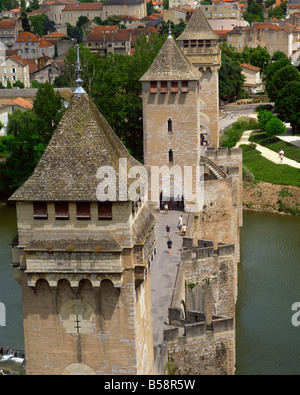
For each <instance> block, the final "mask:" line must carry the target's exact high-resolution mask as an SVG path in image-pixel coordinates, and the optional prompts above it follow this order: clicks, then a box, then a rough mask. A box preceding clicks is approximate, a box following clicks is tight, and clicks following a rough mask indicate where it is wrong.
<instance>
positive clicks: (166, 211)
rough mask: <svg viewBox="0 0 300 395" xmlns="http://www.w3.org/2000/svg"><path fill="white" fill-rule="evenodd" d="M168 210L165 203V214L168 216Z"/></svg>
mask: <svg viewBox="0 0 300 395" xmlns="http://www.w3.org/2000/svg"><path fill="white" fill-rule="evenodd" d="M168 209H169V207H168V204H167V203H165V214H168Z"/></svg>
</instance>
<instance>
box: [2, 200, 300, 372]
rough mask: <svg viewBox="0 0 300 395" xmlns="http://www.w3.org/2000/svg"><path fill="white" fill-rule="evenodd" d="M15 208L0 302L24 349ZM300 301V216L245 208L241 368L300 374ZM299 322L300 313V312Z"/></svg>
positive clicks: (8, 343)
mask: <svg viewBox="0 0 300 395" xmlns="http://www.w3.org/2000/svg"><path fill="white" fill-rule="evenodd" d="M15 235H16V215H15V210H14V208H10V207H0V302H1V303H3V304H4V305H5V307H6V326H5V327H4V326H0V347H9V348H16V349H20V350H24V337H23V325H22V306H21V288H20V286H19V284H18V283H17V282H16V281H15V280H14V278H13V271H12V267H11V247H10V243H11V241H12V240H13V238H14V236H15ZM296 302H300V219H299V217H298V218H297V217H292V216H285V215H277V214H262V213H255V212H244V224H243V227H242V228H241V262H240V263H239V269H238V301H237V307H236V374H237V375H296V374H300V326H293V324H292V321H291V320H292V316H293V314H295V311H292V305H293V304H294V303H296ZM299 323H300V318H299Z"/></svg>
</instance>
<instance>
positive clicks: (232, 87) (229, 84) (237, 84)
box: [219, 52, 245, 101]
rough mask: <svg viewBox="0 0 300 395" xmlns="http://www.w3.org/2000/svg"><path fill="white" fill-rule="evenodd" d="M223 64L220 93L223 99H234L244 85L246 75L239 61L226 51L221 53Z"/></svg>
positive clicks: (220, 73)
mask: <svg viewBox="0 0 300 395" xmlns="http://www.w3.org/2000/svg"><path fill="white" fill-rule="evenodd" d="M221 60H222V66H221V68H220V72H219V95H220V98H221V100H225V101H228V100H233V99H234V97H238V96H239V94H240V92H241V89H242V87H243V84H244V81H245V77H244V76H243V75H242V68H241V66H240V64H239V63H238V62H235V61H233V60H231V59H230V58H228V56H227V55H225V53H223V52H222V55H221Z"/></svg>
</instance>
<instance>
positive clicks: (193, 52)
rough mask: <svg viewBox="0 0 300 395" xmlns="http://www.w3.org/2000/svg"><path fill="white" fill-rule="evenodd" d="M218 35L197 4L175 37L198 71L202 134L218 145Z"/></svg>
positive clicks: (219, 51) (219, 52)
mask: <svg viewBox="0 0 300 395" xmlns="http://www.w3.org/2000/svg"><path fill="white" fill-rule="evenodd" d="M218 40H219V36H218V35H217V34H216V33H215V32H214V31H213V30H212V28H211V27H210V25H209V23H208V21H207V19H206V18H205V16H204V15H203V12H202V10H201V8H200V7H198V8H196V10H195V11H194V12H193V14H192V17H191V19H190V21H189V23H188V25H187V27H186V29H185V30H184V32H183V33H182V34H181V35H180V36H179V37H178V38H177V42H178V45H179V47H180V48H181V49H182V50H183V53H184V55H185V56H186V57H187V59H188V60H189V62H190V63H191V64H192V65H193V67H195V68H196V69H197V70H198V72H199V73H200V74H201V76H200V78H199V88H200V90H201V93H200V117H201V127H202V129H203V132H202V133H203V134H205V138H206V140H207V141H208V143H209V144H210V145H211V146H213V147H215V148H217V147H218V145H219V70H220V67H221V50H220V48H219V45H218Z"/></svg>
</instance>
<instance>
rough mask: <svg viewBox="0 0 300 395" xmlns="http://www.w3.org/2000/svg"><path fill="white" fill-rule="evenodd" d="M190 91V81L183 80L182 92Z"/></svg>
mask: <svg viewBox="0 0 300 395" xmlns="http://www.w3.org/2000/svg"><path fill="white" fill-rule="evenodd" d="M188 91H189V82H188V81H182V82H181V92H182V93H187V92H188Z"/></svg>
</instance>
